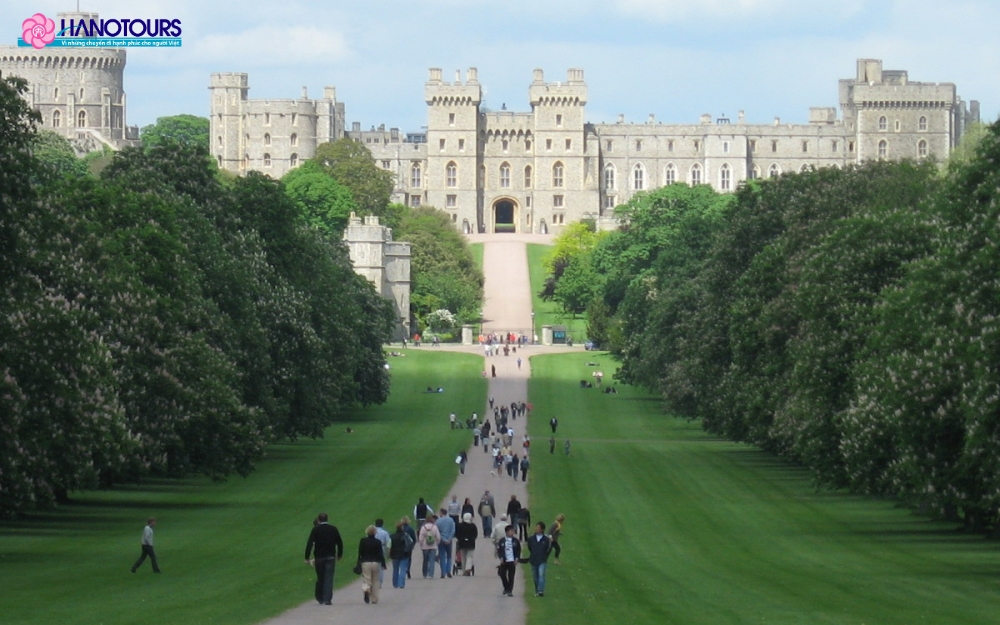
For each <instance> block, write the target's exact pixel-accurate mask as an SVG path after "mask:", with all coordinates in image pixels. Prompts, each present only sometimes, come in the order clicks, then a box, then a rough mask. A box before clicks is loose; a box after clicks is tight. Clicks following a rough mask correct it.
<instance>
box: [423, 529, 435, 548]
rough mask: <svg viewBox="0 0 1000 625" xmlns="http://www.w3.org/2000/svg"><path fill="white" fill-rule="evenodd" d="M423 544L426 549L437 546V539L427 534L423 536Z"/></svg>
mask: <svg viewBox="0 0 1000 625" xmlns="http://www.w3.org/2000/svg"><path fill="white" fill-rule="evenodd" d="M424 544H426V545H427V546H428V547H433V546H434V545H435V544H437V539H436V538H434V534H431V533H430V532H427V533H426V534H425V535H424Z"/></svg>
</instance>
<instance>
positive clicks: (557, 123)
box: [528, 69, 599, 232]
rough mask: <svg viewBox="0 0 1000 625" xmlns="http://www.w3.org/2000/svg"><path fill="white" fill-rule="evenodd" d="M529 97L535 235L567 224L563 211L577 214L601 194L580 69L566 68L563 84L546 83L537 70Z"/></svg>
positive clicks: (585, 84)
mask: <svg viewBox="0 0 1000 625" xmlns="http://www.w3.org/2000/svg"><path fill="white" fill-rule="evenodd" d="M528 95H529V98H530V101H531V110H532V112H533V114H534V135H535V142H536V144H535V149H534V154H535V158H534V162H535V185H534V188H535V190H536V192H535V194H534V195H535V197H534V203H535V207H534V211H535V214H536V221H537V223H538V228H537V230H536V231H538V232H543V231H551V227H552V226H553V225H555V226H557V227H558V226H560V225H562V224H565V223H567V221H568V220H567V218H566V214H567V212H569V213H570V214H578V213H580V212H581V209H580V207H581V206H588V207H591V206H592V205H594V204H595V200H596V197H595V195H594V194H595V193H598V192H599V190H598V186H597V185H598V180H597V175H596V170H597V165H598V154H597V149H596V148H597V144H596V139H595V140H594V141H593V142H592V144H593V145H591V146H589V147H588V145H587V140H588V137H587V136H586V123H585V113H584V108H585V107H586V104H587V83H586V82H584V80H583V70H582V69H570V70H569V71H568V72H567V76H566V82H564V83H563V82H545V77H544V73H543V72H542V70H540V69H536V70H535V71H534V79H533V80H532V82H531V86H530V87H529V88H528ZM557 229H558V228H557Z"/></svg>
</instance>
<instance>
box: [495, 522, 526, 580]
mask: <svg viewBox="0 0 1000 625" xmlns="http://www.w3.org/2000/svg"><path fill="white" fill-rule="evenodd" d="M504 534H505V535H504V537H503V538H502V539H500V542H499V543H498V544H497V556H499V558H500V566H499V567H497V575H499V576H500V581H501V582H502V583H503V594H504V596H505V597H513V596H514V574H515V573H517V561H518V560H520V559H521V541H519V540H518V539H517V537H515V536H514V526H513V525H508V526H507V529H506V532H505V533H504Z"/></svg>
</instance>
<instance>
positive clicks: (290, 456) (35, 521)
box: [0, 350, 486, 625]
mask: <svg viewBox="0 0 1000 625" xmlns="http://www.w3.org/2000/svg"><path fill="white" fill-rule="evenodd" d="M390 363H391V365H392V367H393V387H392V398H391V399H390V401H389V402H388V403H387V404H386V405H384V406H380V407H374V408H369V409H365V410H358V411H357V412H356V414H354V415H352V416H351V418H350V420H349V421H345V422H344V423H342V424H339V425H337V426H336V427H332V428H330V429H329V430H328V431H327V433H326V438H324V439H323V440H317V441H311V440H303V441H299V442H297V443H294V444H283V445H277V446H275V447H272V448H271V449H270V451H269V454H268V455H269V458H268V459H267V460H265V461H264V462H262V463H261V465H260V467H259V469H258V471H256V472H255V473H254V474H252V475H251V476H250V477H249V478H247V479H241V478H234V479H231V480H229V481H228V482H224V483H213V482H211V481H208V480H204V479H189V480H181V481H165V480H150V481H147V482H145V483H144V484H142V485H141V486H132V487H126V488H118V489H115V490H113V491H108V492H93V493H90V492H88V493H78V494H77V495H76V497H74V502H73V503H72V504H70V505H66V506H63V507H60V508H59V509H58V510H56V511H55V512H52V513H46V514H38V515H34V516H32V517H29V518H25V519H22V520H19V521H8V522H3V523H0V588H2V589H3V590H2V596H3V600H2V607H0V622H2V623H3V624H4V625H15V624H18V625H19V624H29V623H30V624H39V625H50V624H52V623H102V624H106V625H112V624H117V623H121V624H134V623H136V622H138V620H141V617H139V615H140V614H142V615H149V618H150V622H155V623H157V625H169V624H171V623H176V624H177V625H182V624H185V625H186V624H189V623H224V624H228V623H232V624H238V623H256V622H259V621H261V620H263V619H265V618H268V617H270V616H273V615H276V614H279V613H280V612H283V611H284V610H286V609H288V608H291V607H293V606H296V605H299V604H301V603H302V602H304V601H307V600H309V599H310V598H311V597H312V592H313V583H314V581H315V574H314V573H313V571H312V570H311V569H310V568H309V567H307V566H306V565H305V564H304V563H303V560H302V556H303V551H304V547H305V542H306V538H307V537H308V534H309V530H310V529H311V528H312V520H313V519H314V518H315V516H316V514H317V513H318V512H321V511H326V512H328V513H329V514H330V520H331V522H333V523H334V524H336V525H338V526H339V527H340V529H341V532H342V534H343V535H344V536H345V544H346V546H347V550H348V553H356V549H357V544H358V540H359V539H360V538H361V536H362V535H363V532H364V528H365V526H366V525H367V524H369V523H371V522H372V521H373V520H374V519H375V518H376V517H377V516H382V517H384V518H385V519H386V520H387V524H389V523H390V522H393V523H394V522H395V521H396V520H398V518H399V517H401V516H403V515H404V514H410V513H411V511H412V509H413V504H414V503H415V502H416V500H417V497H421V496H422V497H426V498H427V499H428V501H439V500H441V499H442V498H443V497H444V496H445V494H446V490H447V488H449V487H450V486H451V484H452V483H453V482H454V479H455V464H454V463H453V462H452V460H453V458H454V456H455V453H456V451H458V450H459V449H462V448H464V447H466V446H467V445H468V443H469V440H468V437H467V435H466V434H465V433H464V431H460V430H455V431H451V430H450V429H449V427H448V425H447V424H448V413H449V412H451V411H455V412H457V413H459V414H468V413H470V412H472V411H474V410H481V409H482V405H483V397H484V396H485V395H486V381H485V380H484V379H482V378H481V377H480V371H481V369H482V359H481V358H480V357H478V356H471V355H464V354H448V353H440V352H430V351H421V350H408V352H407V355H406V357H403V358H391V359H390ZM427 386H434V387H437V386H443V387H444V389H445V392H444V393H443V394H437V393H435V394H427V393H423V392H422V391H423V389H425V388H426V387H427ZM347 427H351V428H352V429H353V430H354V432H353V433H347V432H346V428H347ZM415 440H416V441H420V444H418V445H414V444H413V441H415ZM416 467H420V470H419V471H416V470H414V468H416ZM149 515H155V516H157V517H158V518H159V523H158V525H157V527H156V550H157V554H158V556H159V559H160V567H161V569H162V570H163V573H162V575H153V574H152V573H151V572H150V567H149V563H146V564H145V565H144V568H143V569H141V570H140V571H139V572H138V573H137V574H135V575H132V574H130V573H129V570H128V569H129V567H130V566H131V564H132V563H133V562H134V560H135V558H136V557H137V556H138V554H139V538H140V536H141V533H142V527H143V525H144V524H145V519H146V517H147V516H149ZM336 579H337V582H338V585H342V584H344V583H348V582H352V581H354V580H355V579H356V577H355V576H354V575H352V574H351V573H350V566H349V565H347V566H345V565H343V564H342V565H341V566H340V567H338V572H337V575H336Z"/></svg>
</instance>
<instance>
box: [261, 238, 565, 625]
mask: <svg viewBox="0 0 1000 625" xmlns="http://www.w3.org/2000/svg"><path fill="white" fill-rule="evenodd" d="M474 238H475V241H476V242H484V243H485V246H484V252H483V271H484V273H485V275H486V288H485V290H486V294H485V302H484V308H483V313H484V317H485V319H486V320H487V321H486V322H484V328H485V329H486V330H490V329H499V330H505V329H516V328H525V329H526V328H527V327H528V325H529V324H530V320H531V292H530V283H529V281H528V266H527V255H526V253H525V242H526V241H527V240H529V239H530V240H531V242H536V241H535V239H538V241H537V242H547V240H545V239H543V238H541V237H535V238H531V237H518V236H516V235H492V236H483V235H479V236H477V237H474ZM411 349H413V348H411ZM420 349H434V348H428V347H422V348H420ZM438 349H449V350H454V351H463V352H473V353H478V354H482V353H483V350H482V349H481V348H480V347H479V346H473V347H462V346H453V347H452V346H442V347H440V348H438ZM571 350H572V348H565V347H557V348H545V347H535V346H531V347H525V348H522V349H520V350H518V355H522V354H523V355H522V356H521V360H522V363H521V367H520V368H518V366H517V355H514V354H512V355H510V356H493V357H491V358H489V359H488V363H487V367H488V365H495V366H496V369H497V377H495V378H490V382H489V393H490V395H492V396H493V397H494V399H495V400H496V402H497V403H498V405H499V404H504V403H506V404H510V403H511V402H513V401H518V402H520V401H527V389H528V377H529V376H530V373H531V367H530V364H529V362H528V356H530V355H532V354H537V353H542V352H545V353H551V352H556V351H571ZM485 368H486V367H484V369H485ZM483 405H484V409H483V412H482V414H483V415H486V414H487V412H488V411H487V408H488V400H487V398H483ZM489 414H491V415H492V411H489ZM510 426H511V427H513V428H514V431H515V439H516V441H517V444H518V445H519V444H520V441H521V437H522V435H523V434H524V432H525V431H526V429H527V427H526V426H527V424H526V422H525V419H517V420H515V421H513V422H511V423H510ZM468 454H469V463H468V466H467V467H466V472H465V475H459V476H458V479H457V480H456V481H455V484H454V485H453V486H452V487H451V489H450V490H449V491H448V495H447V496H446V498H445V500H444V501H442V502H439V505H438V506H437V508H441V507H444V506H445V505H446V504H447V501H448V500H450V499H451V495H452V494H455V495H458V498H459V501H462V500H464V499H465V498H466V497H469V498H470V499H472V501H473V502H474V503H477V504H478V501H479V499H480V497H482V495H483V492H484V491H486V490H489V491H490V492H491V493H492V494H493V496H494V498H495V500H496V504H497V508H498V513H501V512H503V511H504V510H506V507H507V502H508V501H509V500H510V497H511V495H517V498H518V500H519V501H521V503H522V504H523V505H525V506H529V502H528V493H527V489H526V483H525V482H522V481H520V479H518V480H517V481H514V480H512V479H510V478H508V477H507V476H506V475H505V474H504V475H503V477H494V476H492V475H491V472H490V469H491V462H490V460H491V456H490V454H487V453H483V449H482V447H479V448H477V449H474V448H471V447H470V449H469V450H468ZM528 476H529V480H530V479H531V472H530V471H529V472H528ZM403 503H404V504H406V505H412V503H413V502H403ZM529 508H530V506H529ZM394 521H395V520H394V519H386V528H387V529H389V530H390V531H392V527H391V526H392V525H393V524H394ZM334 522H335V520H334ZM476 522H477V525H478V524H479V518H478V515H477V517H476ZM481 532H482V526H481V525H480V533H481ZM358 539H360V536H347V535H345V538H344V543H345V546H346V548H347V556H346V557H345V558H344V560H342V561H341V562H340V563H338V566H337V572H336V575H337V576H338V577H340V576H343V575H348V576H352V577H353V573H351V566H353V562H354V559H353V557H352V556H353V553H354V551H355V550H356V545H357V541H358ZM414 558H415V561H414V563H413V566H412V572H413V579H410V580H407V582H406V588H403V589H396V588H393V587H392V584H391V583H390V580H391V570H392V566H391V564H390V566H389V571H387V572H386V576H385V581H384V584H383V587H382V590H381V596H380V598H379V603H378V605H375V606H372V605H366V604H365V603H364V601H363V599H362V592H361V582H360V581H356V582H355V583H353V584H351V585H349V586H347V587H345V588H342V589H340V590H335V591H334V594H333V605H332V606H322V605H318V604H317V603H316V602H315V601H313V600H309V601H308V602H306V603H304V604H302V605H301V606H299V607H297V608H293V609H292V610H289V611H288V612H285V613H284V614H282V615H280V616H278V617H276V618H274V619H271V620H268V621H265V622H264V623H266V625H312V624H316V623H345V624H354V623H364V624H365V625H399V624H400V623H434V624H435V625H468V623H470V622H474V623H476V625H524V622H525V616H526V615H527V601H529V600H531V601H544V599H536V598H535V597H533V596H529V597H525V592H524V589H525V582H526V581H528V584H529V588H530V580H526V579H525V576H526V575H527V576H530V575H531V571H530V569H529V568H528V567H518V572H517V577H516V580H515V581H516V583H515V586H514V597H513V598H509V597H503V596H501V594H500V592H501V584H500V579H499V578H498V577H497V575H496V559H495V557H494V555H493V549H492V547H491V545H490V543H489V541H488V540H486V539H484V538H483V537H482V536H481V537H480V539H479V543H478V545H477V548H476V557H475V563H476V575H475V576H474V577H454V578H451V579H440V578H439V577H436V578H435V579H422V578H421V577H420V559H421V557H420V554H419V553H418V552H414ZM436 574H437V575H440V573H439V572H436ZM302 594H303V597H304V598H305V597H310V596H311V595H312V585H311V584H309V585H308V586H307V587H303V589H302ZM528 594H529V595H531V594H533V593H528Z"/></svg>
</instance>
